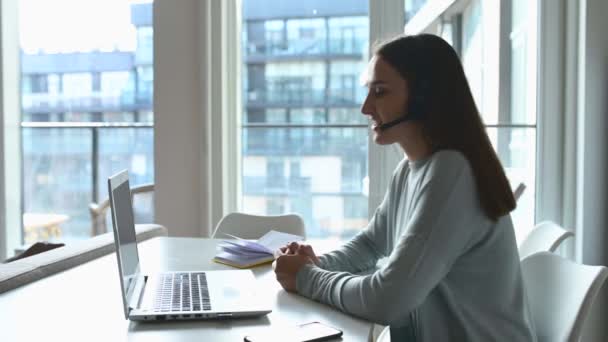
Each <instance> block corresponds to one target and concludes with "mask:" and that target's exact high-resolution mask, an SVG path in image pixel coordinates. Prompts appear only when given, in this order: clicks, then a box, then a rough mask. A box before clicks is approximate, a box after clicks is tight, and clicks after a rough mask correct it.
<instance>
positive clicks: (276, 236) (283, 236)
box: [258, 230, 304, 253]
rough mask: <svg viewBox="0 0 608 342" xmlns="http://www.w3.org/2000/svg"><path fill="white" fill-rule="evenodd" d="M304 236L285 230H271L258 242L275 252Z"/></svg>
mask: <svg viewBox="0 0 608 342" xmlns="http://www.w3.org/2000/svg"><path fill="white" fill-rule="evenodd" d="M302 240H304V238H303V237H302V236H299V235H293V234H288V233H283V232H277V231H276V230H271V231H269V232H268V233H266V234H264V236H262V237H261V238H260V239H259V240H258V244H259V245H262V246H264V247H265V248H266V249H268V250H269V251H271V253H274V251H276V250H277V249H279V248H281V247H284V246H286V245H287V244H288V243H290V242H294V241H302Z"/></svg>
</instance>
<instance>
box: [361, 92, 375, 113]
mask: <svg viewBox="0 0 608 342" xmlns="http://www.w3.org/2000/svg"><path fill="white" fill-rule="evenodd" d="M371 102H372V101H371V99H370V98H369V96H366V97H365V101H363V104H362V105H361V113H363V114H364V115H372V113H373V105H372V103H371Z"/></svg>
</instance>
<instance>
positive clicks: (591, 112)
mask: <svg viewBox="0 0 608 342" xmlns="http://www.w3.org/2000/svg"><path fill="white" fill-rule="evenodd" d="M580 3H581V7H580V8H581V10H580V12H579V14H580V16H579V20H580V22H579V27H580V36H579V47H580V49H579V89H578V91H579V115H582V121H581V123H582V124H581V125H580V126H579V127H578V139H579V141H578V142H579V144H578V146H579V151H578V156H579V160H578V168H579V170H580V173H579V174H582V189H583V191H582V192H580V193H579V196H578V198H577V200H578V201H579V204H580V206H579V208H580V209H579V210H580V212H579V213H578V214H579V215H577V217H578V220H577V228H578V231H577V234H579V235H578V237H577V238H578V241H577V243H578V244H579V250H578V251H579V253H578V257H579V260H581V261H582V262H583V263H585V264H595V265H597V264H602V265H608V215H607V209H608V181H607V179H606V178H607V177H608V151H607V146H608V134H606V132H607V131H608V39H607V38H606V32H608V23H607V22H606V14H607V13H608V1H605V0H580ZM581 233H582V234H581ZM607 292H608V285H604V288H603V289H602V295H601V296H600V298H599V301H598V302H597V303H596V305H595V307H594V312H593V315H592V316H591V318H592V320H591V321H590V322H589V323H590V324H588V329H587V335H586V339H585V340H586V341H604V340H605V339H606V336H608V326H607V325H606V317H608V295H607ZM598 304H599V305H598Z"/></svg>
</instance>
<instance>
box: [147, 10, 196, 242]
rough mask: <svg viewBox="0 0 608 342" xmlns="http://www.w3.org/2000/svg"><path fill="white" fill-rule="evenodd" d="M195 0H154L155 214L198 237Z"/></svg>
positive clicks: (173, 230)
mask: <svg viewBox="0 0 608 342" xmlns="http://www.w3.org/2000/svg"><path fill="white" fill-rule="evenodd" d="M199 6H200V3H199V1H197V0H180V1H179V4H177V3H175V2H174V1H155V2H154V154H155V162H154V168H155V175H154V182H155V187H156V188H155V217H156V220H157V222H158V223H160V224H162V225H164V226H165V227H167V229H168V230H169V235H170V236H202V235H203V234H204V232H205V231H206V229H207V228H206V227H202V222H201V217H203V216H204V215H205V213H201V208H202V206H201V201H202V192H203V191H204V188H203V184H202V180H201V179H202V178H203V177H202V168H201V156H202V154H203V147H202V146H203V141H204V138H205V137H204V136H203V134H204V132H201V131H200V129H199V128H200V120H201V115H202V114H201V113H202V110H201V101H200V98H201V96H202V95H201V94H203V89H202V87H201V84H202V82H201V78H200V69H199V68H200V67H199V64H200V63H199V61H200V57H199V51H200V45H199V42H201V41H202V40H203V39H204V38H205V37H201V36H200V34H199V33H200V30H199V19H200V18H199V16H200V12H199Z"/></svg>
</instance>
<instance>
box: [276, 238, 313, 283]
mask: <svg viewBox="0 0 608 342" xmlns="http://www.w3.org/2000/svg"><path fill="white" fill-rule="evenodd" d="M275 256H276V260H275V261H274V262H273V264H272V268H273V269H274V273H275V275H276V277H277V281H278V282H279V284H281V286H282V287H283V288H284V289H285V290H286V291H289V292H296V275H297V274H298V271H300V269H301V268H302V267H303V266H305V265H307V264H315V265H318V264H319V258H317V256H316V254H315V252H314V251H313V249H312V247H311V246H310V245H307V244H300V243H297V242H291V243H289V244H287V246H285V247H281V248H280V249H279V250H277V251H276V254H275Z"/></svg>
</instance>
